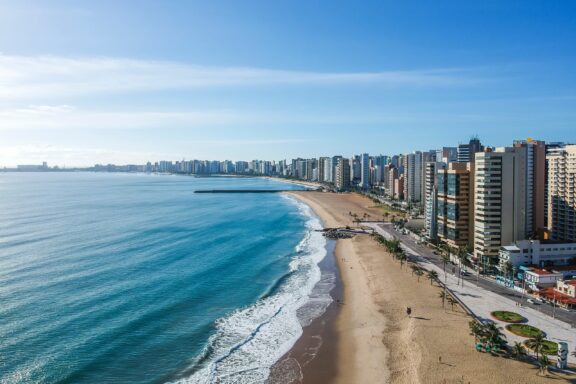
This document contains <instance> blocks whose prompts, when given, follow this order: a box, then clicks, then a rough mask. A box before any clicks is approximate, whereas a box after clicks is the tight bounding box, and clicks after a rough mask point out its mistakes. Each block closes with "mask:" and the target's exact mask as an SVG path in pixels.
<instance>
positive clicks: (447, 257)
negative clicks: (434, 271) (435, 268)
mask: <svg viewBox="0 0 576 384" xmlns="http://www.w3.org/2000/svg"><path fill="white" fill-rule="evenodd" d="M440 257H441V258H442V263H443V264H444V273H446V264H448V262H449V261H450V256H448V255H445V254H444V253H443V254H442V255H440Z"/></svg>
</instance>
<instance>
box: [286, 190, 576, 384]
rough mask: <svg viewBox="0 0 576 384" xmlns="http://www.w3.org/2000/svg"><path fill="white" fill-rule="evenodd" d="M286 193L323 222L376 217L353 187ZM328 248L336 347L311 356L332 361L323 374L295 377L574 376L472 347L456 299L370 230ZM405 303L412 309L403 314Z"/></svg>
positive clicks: (450, 379)
mask: <svg viewBox="0 0 576 384" xmlns="http://www.w3.org/2000/svg"><path fill="white" fill-rule="evenodd" d="M285 193H286V194H287V195H290V196H293V197H295V198H297V199H298V200H300V201H301V202H303V203H305V204H307V205H308V206H309V207H310V208H311V209H312V210H313V211H314V212H315V213H316V215H318V216H319V217H320V218H321V220H322V222H323V225H324V226H325V227H331V228H335V227H344V226H351V227H352V226H355V225H356V224H355V223H354V222H353V216H352V215H353V214H357V215H360V216H362V215H363V214H364V213H366V214H367V215H369V216H370V217H381V212H380V211H378V209H377V207H375V206H374V203H373V202H372V201H371V200H370V199H368V198H366V197H364V196H360V195H358V194H354V193H345V194H336V193H327V192H310V191H309V192H305V193H300V192H285ZM334 256H335V258H336V261H337V265H338V269H339V271H340V276H341V280H342V289H343V292H342V297H343V300H342V302H341V305H340V308H339V309H340V310H339V311H338V313H337V315H336V316H334V317H326V318H325V320H326V321H333V326H334V330H335V335H334V340H333V342H332V343H330V346H331V348H334V349H335V351H330V350H328V347H326V348H324V349H320V350H319V353H318V355H317V357H316V358H317V359H322V358H326V357H327V358H326V359H328V360H329V359H333V361H332V365H331V366H329V368H328V369H327V371H326V372H325V374H324V372H322V369H326V366H325V367H324V368H321V367H318V371H314V372H305V374H304V376H305V377H304V378H303V380H300V381H296V382H303V383H308V382H310V383H311V382H314V383H337V384H340V383H342V384H344V383H364V382H367V383H368V382H370V383H403V384H404V383H406V384H412V383H460V382H463V383H486V382H492V383H512V382H522V383H546V382H549V380H550V378H551V377H553V379H554V381H555V382H560V383H564V382H565V383H569V382H573V381H572V380H574V376H573V375H564V374H561V373H557V372H553V373H550V374H549V377H542V376H539V375H538V369H537V367H536V366H535V365H533V364H529V363H526V362H523V361H517V360H514V359H507V358H502V357H496V356H492V355H490V354H486V353H479V352H476V350H475V348H474V338H473V337H471V336H470V333H469V328H468V322H469V321H470V320H471V317H470V316H469V315H468V314H467V313H466V312H465V311H463V310H462V309H461V308H459V307H458V305H456V306H454V307H453V308H450V306H445V307H443V305H442V301H441V300H440V299H439V298H438V295H439V293H440V292H441V288H440V287H439V286H438V285H437V284H436V283H433V282H431V281H429V280H428V279H427V278H426V277H425V276H423V277H421V278H417V276H415V275H414V274H413V273H411V272H410V268H409V267H408V266H407V265H406V264H405V265H400V263H399V262H397V261H395V260H393V258H392V257H391V255H390V254H388V253H387V252H386V251H385V250H384V248H383V247H382V246H380V245H379V244H378V243H377V242H376V241H374V239H372V238H371V237H370V236H369V235H357V236H355V237H354V238H352V239H341V240H337V241H336V247H335V251H334ZM408 306H409V307H411V308H412V310H413V313H412V316H407V315H406V308H407V307H408ZM328 328H329V326H328ZM323 354H326V355H323ZM310 367H312V365H311V366H310ZM306 375H308V377H306ZM312 378H313V379H314V381H311V379H312ZM309 379H310V380H309Z"/></svg>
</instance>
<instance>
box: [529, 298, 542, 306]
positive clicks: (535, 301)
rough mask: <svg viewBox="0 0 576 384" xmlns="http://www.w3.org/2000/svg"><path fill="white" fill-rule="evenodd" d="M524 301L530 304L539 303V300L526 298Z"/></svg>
mask: <svg viewBox="0 0 576 384" xmlns="http://www.w3.org/2000/svg"><path fill="white" fill-rule="evenodd" d="M526 301H528V302H529V303H530V304H534V305H540V302H539V301H538V300H532V299H528V300H526Z"/></svg>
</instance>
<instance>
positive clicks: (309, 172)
mask: <svg viewBox="0 0 576 384" xmlns="http://www.w3.org/2000/svg"><path fill="white" fill-rule="evenodd" d="M317 168H318V159H308V160H306V177H305V179H306V180H310V181H318V179H317V177H318V176H317V174H316V175H315V173H314V170H315V169H317ZM316 172H317V171H316Z"/></svg>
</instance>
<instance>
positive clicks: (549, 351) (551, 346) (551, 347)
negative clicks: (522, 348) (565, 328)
mask: <svg viewBox="0 0 576 384" xmlns="http://www.w3.org/2000/svg"><path fill="white" fill-rule="evenodd" d="M524 343H526V342H524ZM526 348H528V346H526ZM528 349H530V348H528ZM530 350H531V349H530ZM540 353H543V354H545V355H553V356H555V355H557V354H558V343H555V342H553V341H550V340H544V343H543V345H542V350H541V351H540Z"/></svg>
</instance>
